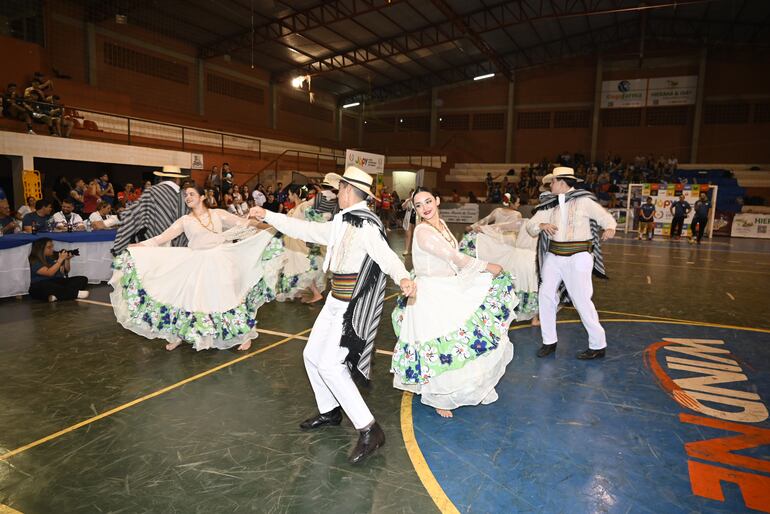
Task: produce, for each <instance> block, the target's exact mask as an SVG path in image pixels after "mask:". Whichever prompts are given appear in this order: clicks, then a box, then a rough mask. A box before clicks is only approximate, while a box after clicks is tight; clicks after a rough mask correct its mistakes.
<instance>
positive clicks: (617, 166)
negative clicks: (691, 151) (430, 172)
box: [454, 151, 679, 208]
mask: <svg viewBox="0 0 770 514" xmlns="http://www.w3.org/2000/svg"><path fill="white" fill-rule="evenodd" d="M556 166H569V167H570V168H573V169H574V170H575V175H576V176H578V177H580V178H581V179H583V182H581V183H580V184H579V186H578V187H581V188H583V189H586V190H588V191H591V192H593V193H594V194H596V196H597V198H598V199H599V201H600V202H601V203H602V205H604V206H605V207H609V208H613V207H621V206H620V205H618V198H617V193H618V192H619V187H618V186H619V185H621V184H630V183H642V182H671V181H674V180H676V178H675V177H676V171H677V168H678V166H679V160H678V159H677V157H676V156H673V155H672V156H668V157H666V156H662V155H661V156H659V157H657V158H655V157H654V156H653V155H652V154H649V155H637V156H636V157H635V158H634V159H633V161H624V160H623V159H622V158H621V157H620V156H618V155H613V154H611V153H609V154H607V156H606V157H605V158H604V160H600V161H595V162H591V161H590V160H589V159H587V158H586V157H585V155H582V154H579V153H575V154H572V153H569V152H566V151H565V152H563V153H561V154H560V155H558V156H557V157H556V158H555V159H554V160H552V161H551V160H548V159H546V158H543V160H542V161H540V162H538V163H531V164H530V165H529V166H526V167H523V168H522V169H521V171H520V173H518V174H517V173H516V170H514V169H511V170H508V172H507V173H503V174H500V175H497V176H492V174H491V173H487V176H486V177H485V185H486V202H487V203H500V202H501V201H502V197H503V195H504V194H505V193H510V194H512V195H516V196H518V197H519V198H521V202H522V203H523V204H527V203H530V204H536V203H537V201H538V197H539V195H540V184H541V181H542V178H543V177H544V176H545V175H547V174H548V173H550V172H551V170H553V168H554V167H556ZM500 177H502V180H498V179H500ZM454 193H455V194H456V191H455V192H454ZM468 196H472V197H473V199H469V202H473V203H475V201H474V200H475V195H471V193H468Z"/></svg>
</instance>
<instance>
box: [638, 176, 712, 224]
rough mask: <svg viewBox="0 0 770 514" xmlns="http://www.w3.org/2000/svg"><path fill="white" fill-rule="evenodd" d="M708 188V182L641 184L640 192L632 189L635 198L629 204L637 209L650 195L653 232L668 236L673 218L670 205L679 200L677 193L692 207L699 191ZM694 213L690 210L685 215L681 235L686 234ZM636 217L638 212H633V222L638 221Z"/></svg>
mask: <svg viewBox="0 0 770 514" xmlns="http://www.w3.org/2000/svg"><path fill="white" fill-rule="evenodd" d="M708 188H709V186H708V184H702V185H699V184H685V185H682V184H642V187H641V192H640V191H639V189H637V190H636V191H634V193H636V194H634V195H633V196H636V198H632V199H631V205H632V206H633V209H634V211H638V209H639V207H640V206H641V205H642V204H643V203H645V202H646V201H647V197H648V196H650V197H652V203H653V204H655V234H656V235H663V236H668V235H670V234H671V221H672V220H673V219H674V216H673V215H672V214H671V206H672V205H673V204H674V203H675V202H677V201H678V200H679V195H680V194H684V199H685V201H687V202H688V203H689V204H690V207H693V206H694V205H695V202H696V201H697V200H698V198H699V196H700V193H701V191H708ZM640 193H641V194H640ZM694 214H695V213H694V211H692V210H691V211H690V213H689V214H688V215H687V217H685V219H684V226H683V228H682V234H683V235H684V234H687V231H688V230H689V228H690V222H691V221H692V218H693V215H694ZM638 218H639V215H638V212H634V220H635V222H638ZM634 226H636V223H635V224H634Z"/></svg>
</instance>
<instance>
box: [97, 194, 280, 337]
mask: <svg viewBox="0 0 770 514" xmlns="http://www.w3.org/2000/svg"><path fill="white" fill-rule="evenodd" d="M184 198H185V203H186V204H187V207H189V209H190V213H189V214H187V215H185V216H182V217H181V218H179V219H178V220H176V221H175V222H174V224H172V225H171V226H170V227H169V228H168V229H167V230H166V231H164V232H163V233H161V234H160V235H158V236H156V237H153V238H151V239H148V240H146V241H143V242H141V243H139V244H133V245H129V247H128V250H127V251H125V252H123V253H121V254H120V255H118V256H117V257H116V258H115V262H114V264H113V268H114V270H115V271H114V272H113V275H112V279H111V280H110V285H111V286H112V287H113V291H112V293H111V294H110V299H111V300H112V307H113V309H114V311H115V317H116V318H117V319H118V322H119V323H120V324H121V325H123V327H125V328H127V329H128V330H131V331H132V332H134V333H136V334H139V335H141V336H144V337H146V338H148V339H165V340H166V341H168V344H167V345H166V349H167V350H173V349H174V348H176V347H177V346H179V345H180V344H181V343H182V342H187V343H190V344H192V345H193V348H195V349H196V350H205V349H209V348H218V349H227V348H231V347H233V346H236V345H239V346H238V349H239V350H248V349H249V348H250V347H251V340H252V339H253V338H255V337H257V332H256V330H255V325H256V319H255V318H256V314H257V310H258V309H259V307H261V306H262V304H264V303H266V302H268V301H270V300H272V298H273V297H272V290H271V287H272V285H273V284H274V283H275V281H276V280H277V276H278V266H277V264H273V262H275V261H277V259H274V258H273V257H274V256H275V255H276V254H277V253H279V252H280V251H281V249H280V244H279V243H278V242H277V240H274V239H273V235H274V234H275V232H274V231H272V230H264V231H262V232H259V233H256V235H254V234H255V232H256V231H255V229H254V228H251V227H256V226H257V222H256V221H254V220H252V221H249V220H247V219H243V218H239V217H237V216H234V215H232V214H230V213H228V212H227V211H224V210H221V209H209V208H208V207H207V206H206V204H205V202H204V192H203V189H201V188H197V187H187V188H185V189H184ZM227 227H231V228H230V229H229V230H227V231H225V230H224V229H225V228H227ZM182 233H184V234H185V235H186V236H187V239H188V240H189V244H188V246H187V247H175V248H173V247H164V246H163V245H165V244H166V243H168V242H169V241H171V240H172V239H174V238H176V237H178V236H179V235H181V234H182ZM274 241H275V244H274ZM255 255H261V257H260V258H256V259H255V258H254V256H255Z"/></svg>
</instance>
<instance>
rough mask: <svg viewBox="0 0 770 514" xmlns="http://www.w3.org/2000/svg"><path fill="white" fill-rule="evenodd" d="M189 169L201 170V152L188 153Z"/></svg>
mask: <svg viewBox="0 0 770 514" xmlns="http://www.w3.org/2000/svg"><path fill="white" fill-rule="evenodd" d="M190 169H191V170H202V169H203V154H202V153H191V154H190Z"/></svg>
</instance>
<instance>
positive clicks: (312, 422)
mask: <svg viewBox="0 0 770 514" xmlns="http://www.w3.org/2000/svg"><path fill="white" fill-rule="evenodd" d="M340 423H342V408H341V407H335V408H334V409H332V410H330V411H329V412H326V413H324V414H319V415H318V416H315V417H313V418H308V419H306V420H305V421H303V422H302V423H300V424H299V428H301V429H302V430H312V429H314V428H318V427H322V426H324V425H334V426H336V425H339V424H340Z"/></svg>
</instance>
